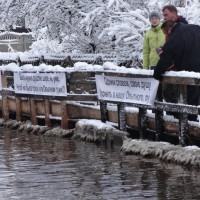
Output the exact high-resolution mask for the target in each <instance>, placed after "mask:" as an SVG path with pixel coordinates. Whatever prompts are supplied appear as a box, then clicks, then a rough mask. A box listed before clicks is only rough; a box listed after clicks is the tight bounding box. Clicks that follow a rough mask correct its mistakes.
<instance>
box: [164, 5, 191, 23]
mask: <svg viewBox="0 0 200 200" xmlns="http://www.w3.org/2000/svg"><path fill="white" fill-rule="evenodd" d="M162 13H163V17H164V21H169V20H172V21H174V22H177V23H179V22H181V23H184V24H188V22H187V20H186V19H185V18H184V17H182V16H180V15H178V10H177V8H176V7H175V6H174V5H166V6H164V7H163V9H162Z"/></svg>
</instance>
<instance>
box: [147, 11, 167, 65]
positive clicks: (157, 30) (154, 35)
mask: <svg viewBox="0 0 200 200" xmlns="http://www.w3.org/2000/svg"><path fill="white" fill-rule="evenodd" d="M149 20H150V22H151V28H150V29H149V30H148V31H147V32H146V34H145V36H144V43H143V69H152V68H153V67H155V66H156V65H157V62H158V60H159V53H158V51H159V49H161V48H162V46H163V45H164V43H165V35H164V33H163V32H162V30H161V23H160V15H159V13H157V12H155V11H153V12H151V13H150V14H149Z"/></svg>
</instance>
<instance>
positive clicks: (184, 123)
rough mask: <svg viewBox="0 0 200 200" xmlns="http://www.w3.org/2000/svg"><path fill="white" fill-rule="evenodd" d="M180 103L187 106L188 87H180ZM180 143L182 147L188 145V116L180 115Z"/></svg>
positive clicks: (185, 114)
mask: <svg viewBox="0 0 200 200" xmlns="http://www.w3.org/2000/svg"><path fill="white" fill-rule="evenodd" d="M179 94H180V95H179V103H181V104H187V85H179ZM179 128H180V130H179V143H180V144H181V145H182V146H186V145H188V142H189V141H188V130H189V127H188V114H187V113H180V119H179Z"/></svg>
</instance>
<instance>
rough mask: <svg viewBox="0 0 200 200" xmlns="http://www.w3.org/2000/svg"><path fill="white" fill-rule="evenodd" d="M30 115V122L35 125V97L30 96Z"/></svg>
mask: <svg viewBox="0 0 200 200" xmlns="http://www.w3.org/2000/svg"><path fill="white" fill-rule="evenodd" d="M30 112H31V113H30V116H31V123H32V124H33V125H37V124H38V121H37V112H36V106H35V99H34V98H30Z"/></svg>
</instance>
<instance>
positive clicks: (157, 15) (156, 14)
mask: <svg viewBox="0 0 200 200" xmlns="http://www.w3.org/2000/svg"><path fill="white" fill-rule="evenodd" d="M152 17H157V18H158V19H160V18H161V16H160V14H159V13H158V12H156V11H153V12H151V13H149V20H151V18H152Z"/></svg>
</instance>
